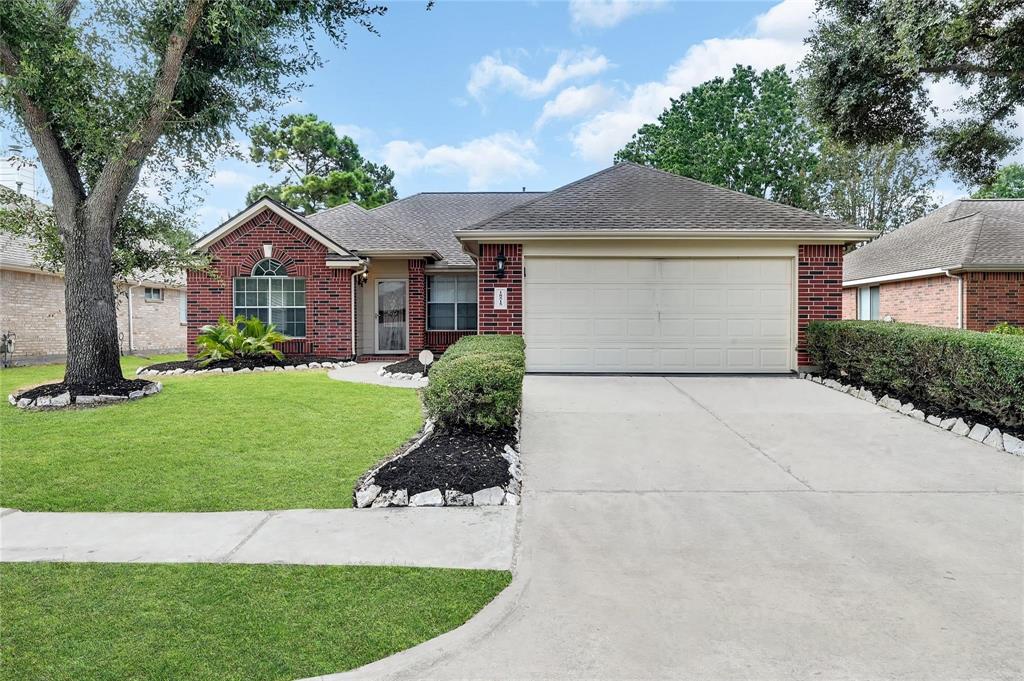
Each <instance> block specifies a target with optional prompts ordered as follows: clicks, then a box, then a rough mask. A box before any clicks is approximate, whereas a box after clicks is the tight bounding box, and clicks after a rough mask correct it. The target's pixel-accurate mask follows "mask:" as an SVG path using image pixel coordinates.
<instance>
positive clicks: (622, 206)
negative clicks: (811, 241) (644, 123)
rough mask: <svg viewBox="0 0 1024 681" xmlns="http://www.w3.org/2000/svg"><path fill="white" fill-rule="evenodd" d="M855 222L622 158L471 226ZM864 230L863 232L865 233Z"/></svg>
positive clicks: (534, 228) (677, 227)
mask: <svg viewBox="0 0 1024 681" xmlns="http://www.w3.org/2000/svg"><path fill="white" fill-rule="evenodd" d="M851 229H853V228H852V227H851V226H850V225H847V224H845V223H842V222H839V221H837V220H831V219H829V218H825V217H822V216H820V215H817V214H815V213H811V212H808V211H805V210H801V209H799V208H793V207H792V206H786V205H783V204H780V203H775V202H774V201H768V200H766V199H762V198H757V197H754V196H750V195H748V194H742V193H740V192H735V191H732V190H729V189H723V188H722V187H717V186H714V185H710V184H706V183H704V182H699V181H697V180H693V179H690V178H688V177H683V176H681V175H676V174H674V173H669V172H666V171H663V170H657V169H654V168H649V167H647V166H641V165H638V164H636V163H630V162H622V163H617V164H615V165H613V166H611V167H610V168H606V169H605V170H602V171H599V172H597V173H594V174H593V175H590V176H588V177H585V178H583V179H581V180H577V181H576V182H573V183H571V184H567V185H565V186H564V187H561V188H559V189H556V190H554V191H552V192H550V193H548V194H545V195H542V196H540V197H539V198H536V199H534V200H533V201H530V202H528V203H524V204H523V205H520V206H517V207H515V208H512V209H511V210H508V211H506V212H504V213H501V214H499V215H496V216H494V217H491V218H486V219H483V220H482V221H480V222H478V223H476V224H474V225H472V226H470V227H469V228H468V229H466V230H465V236H467V237H469V236H471V235H472V233H473V232H505V231H508V232H527V233H529V232H546V231H552V232H584V231H587V232H591V231H614V232H623V231H636V232H638V233H639V232H646V231H654V230H671V231H690V230H692V231H705V230H715V231H732V230H736V231H760V232H771V231H780V230H781V231H807V230H812V231H821V232H826V231H829V232H836V231H839V230H851ZM862 233H863V232H862Z"/></svg>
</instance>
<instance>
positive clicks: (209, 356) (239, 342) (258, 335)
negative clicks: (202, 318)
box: [196, 316, 291, 366]
mask: <svg viewBox="0 0 1024 681" xmlns="http://www.w3.org/2000/svg"><path fill="white" fill-rule="evenodd" d="M287 340H291V338H290V337H289V336H286V335H284V334H283V333H280V332H278V331H277V329H276V327H275V326H274V325H273V324H264V323H263V322H262V321H260V319H259V318H258V317H249V318H248V319H246V318H245V317H242V316H238V317H236V318H235V321H234V322H229V321H228V320H227V319H226V318H225V317H221V318H220V321H218V322H217V323H216V324H208V325H207V326H204V327H203V328H201V329H200V330H199V336H198V337H196V345H198V346H199V352H197V353H196V359H198V360H199V365H200V366H206V365H208V364H210V363H211V362H216V361H219V360H223V359H230V358H232V357H260V356H264V355H270V356H272V357H274V358H276V359H281V358H283V357H284V355H283V354H282V353H281V351H280V350H278V349H277V348H275V347H274V345H275V344H276V343H283V342H284V341H287Z"/></svg>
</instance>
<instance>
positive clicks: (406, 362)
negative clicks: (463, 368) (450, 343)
mask: <svg viewBox="0 0 1024 681" xmlns="http://www.w3.org/2000/svg"><path fill="white" fill-rule="evenodd" d="M384 371H386V372H387V373H389V374H423V375H424V376H426V375H427V374H428V373H429V372H430V367H428V366H426V365H424V364H422V363H420V361H419V360H418V359H416V358H415V357H410V358H409V359H403V360H402V361H401V362H395V363H394V364H389V365H387V366H386V367H384ZM431 489H433V488H431Z"/></svg>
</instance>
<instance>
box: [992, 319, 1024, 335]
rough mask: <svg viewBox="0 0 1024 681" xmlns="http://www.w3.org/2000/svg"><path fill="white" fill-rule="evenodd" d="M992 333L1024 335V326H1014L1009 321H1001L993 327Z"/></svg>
mask: <svg viewBox="0 0 1024 681" xmlns="http://www.w3.org/2000/svg"><path fill="white" fill-rule="evenodd" d="M991 333H1001V334H1005V335H1007V336H1024V326H1013V325H1011V324H1010V323H1009V322H999V323H998V324H996V325H995V326H994V327H992V331H991Z"/></svg>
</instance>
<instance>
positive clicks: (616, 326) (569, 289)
mask: <svg viewBox="0 0 1024 681" xmlns="http://www.w3.org/2000/svg"><path fill="white" fill-rule="evenodd" d="M792 276H793V275H792V259H790V258H671V259H651V258H637V259H611V258H541V257H533V258H528V259H527V262H526V282H525V284H526V286H525V310H524V319H523V324H524V334H525V336H526V343H527V345H526V363H527V369H528V370H529V371H579V372H635V373H642V372H780V371H788V370H789V369H790V368H791V367H790V361H791V357H792V354H793V342H792V338H791V336H792V331H791V329H792V328H793V320H792V314H793V313H792V307H793V304H792Z"/></svg>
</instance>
